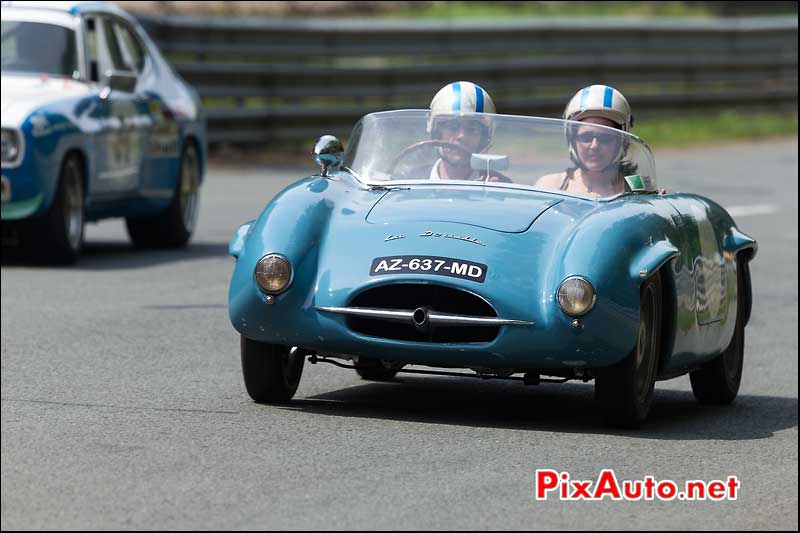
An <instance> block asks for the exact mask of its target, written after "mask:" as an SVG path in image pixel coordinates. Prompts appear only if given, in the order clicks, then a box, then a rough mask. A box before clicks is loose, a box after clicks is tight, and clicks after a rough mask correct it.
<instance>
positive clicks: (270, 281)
mask: <svg viewBox="0 0 800 533" xmlns="http://www.w3.org/2000/svg"><path fill="white" fill-rule="evenodd" d="M255 278H256V283H257V284H258V286H259V287H260V288H261V290H262V291H264V292H266V293H269V294H277V293H279V292H283V291H285V290H286V288H287V287H288V286H289V284H290V283H291V282H292V265H290V264H289V261H287V260H286V258H285V257H283V256H280V255H277V254H269V255H265V256H264V257H262V258H261V260H260V261H259V262H258V264H257V265H256V271H255Z"/></svg>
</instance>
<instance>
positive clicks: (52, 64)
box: [2, 20, 78, 77]
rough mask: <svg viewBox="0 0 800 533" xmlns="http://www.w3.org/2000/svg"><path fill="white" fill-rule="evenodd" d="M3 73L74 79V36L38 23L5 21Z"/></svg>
mask: <svg viewBox="0 0 800 533" xmlns="http://www.w3.org/2000/svg"><path fill="white" fill-rule="evenodd" d="M2 45H3V46H2V57H3V62H2V70H3V72H33V73H37V74H39V73H42V72H45V73H47V74H52V75H55V76H70V77H71V76H73V75H74V73H75V72H76V71H77V70H78V53H77V50H76V45H75V32H74V31H73V30H71V29H69V28H65V27H63V26H56V25H54V24H43V23H40V22H22V21H14V20H4V21H3V23H2Z"/></svg>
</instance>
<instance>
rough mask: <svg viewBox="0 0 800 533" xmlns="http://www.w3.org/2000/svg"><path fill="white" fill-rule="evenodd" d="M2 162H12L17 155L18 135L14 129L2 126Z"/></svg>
mask: <svg viewBox="0 0 800 533" xmlns="http://www.w3.org/2000/svg"><path fill="white" fill-rule="evenodd" d="M2 152H3V154H2V155H3V163H12V162H14V161H15V160H16V159H17V156H19V137H18V136H17V132H15V131H14V130H10V129H6V128H3V138H2Z"/></svg>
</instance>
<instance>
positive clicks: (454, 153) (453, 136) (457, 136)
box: [436, 118, 484, 167]
mask: <svg viewBox="0 0 800 533" xmlns="http://www.w3.org/2000/svg"><path fill="white" fill-rule="evenodd" d="M436 129H437V133H438V137H439V140H442V141H446V142H449V143H453V144H457V145H458V146H460V147H462V148H463V149H464V151H461V150H455V149H452V148H442V150H441V154H442V158H443V159H444V160H445V161H447V162H448V163H450V164H451V165H454V166H459V167H463V166H468V165H469V159H470V155H468V154H472V153H474V152H477V151H478V148H479V147H480V145H481V137H482V135H483V131H484V127H483V125H482V124H481V123H480V122H477V121H475V120H470V119H465V118H452V119H446V120H441V121H440V122H439V124H437V128H436Z"/></svg>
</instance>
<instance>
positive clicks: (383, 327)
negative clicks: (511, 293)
mask: <svg viewBox="0 0 800 533" xmlns="http://www.w3.org/2000/svg"><path fill="white" fill-rule="evenodd" d="M348 308H355V309H376V310H377V309H382V310H398V311H399V310H402V311H412V312H413V311H417V315H418V316H421V317H422V316H424V315H425V314H426V313H428V312H430V313H431V314H437V313H438V314H440V315H442V316H444V315H447V316H449V315H456V316H457V317H459V318H460V319H461V320H464V319H467V320H468V319H469V317H481V318H496V317H497V313H496V312H495V310H494V309H493V308H492V306H491V305H489V304H488V303H487V302H486V301H485V300H484V299H482V298H480V297H478V296H475V295H474V294H471V293H469V292H466V291H462V290H459V289H454V288H451V287H445V286H441V285H431V284H416V283H398V284H392V285H383V286H381V287H375V288H373V289H369V290H366V291H364V292H362V293H361V294H359V295H358V296H356V297H355V298H353V300H352V301H350V302H349V303H348ZM420 310H423V311H420ZM417 315H415V319H414V320H406V321H399V320H397V319H384V318H380V317H374V316H355V315H347V318H346V323H347V326H348V327H349V328H350V329H352V330H353V331H355V332H358V333H362V334H364V335H370V336H373V337H381V338H385V339H395V340H404V341H416V342H433V343H473V342H491V341H492V340H494V339H495V337H497V334H498V332H499V331H500V326H499V325H475V324H469V325H468V324H458V325H453V324H450V323H444V322H446V321H439V322H437V321H435V320H431V321H425V323H424V324H419V323H415V320H416V316H417ZM420 321H422V320H416V322H420Z"/></svg>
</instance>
